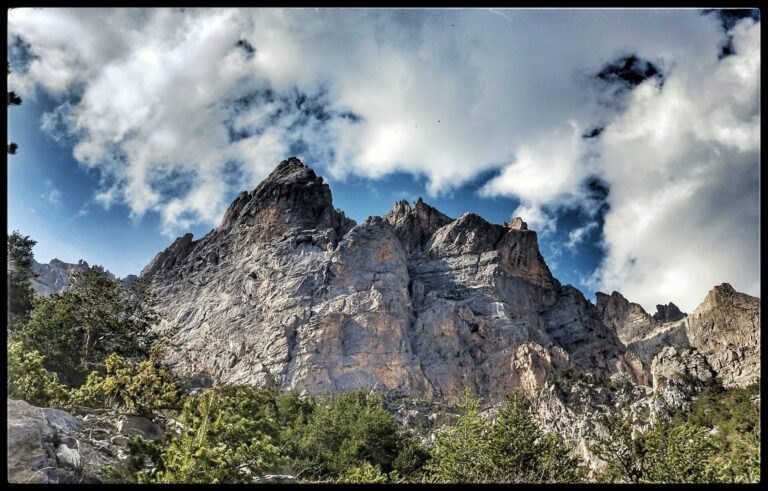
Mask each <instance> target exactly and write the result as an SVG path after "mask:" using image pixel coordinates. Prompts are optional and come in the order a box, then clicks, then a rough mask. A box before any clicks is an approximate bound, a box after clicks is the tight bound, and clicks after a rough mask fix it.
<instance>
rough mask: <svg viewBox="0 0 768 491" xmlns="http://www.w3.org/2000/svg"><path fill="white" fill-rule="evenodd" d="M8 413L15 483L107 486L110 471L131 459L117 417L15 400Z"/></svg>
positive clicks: (10, 478) (11, 478) (10, 460)
mask: <svg viewBox="0 0 768 491" xmlns="http://www.w3.org/2000/svg"><path fill="white" fill-rule="evenodd" d="M7 411H8V424H7V430H8V439H7V451H8V467H7V472H8V473H7V477H8V482H10V483H22V484H31V483H37V484H45V483H95V482H102V481H103V480H104V478H105V476H104V474H103V473H104V471H105V470H106V468H107V467H109V466H113V465H117V464H119V463H120V462H121V461H122V460H124V459H125V458H127V453H126V444H127V441H128V440H127V438H122V440H120V439H119V438H121V437H120V433H119V431H118V430H117V429H116V428H115V427H114V422H116V421H119V418H117V417H116V416H115V415H114V414H109V415H105V417H99V416H98V415H96V414H87V415H84V416H83V415H81V416H74V415H72V414H70V413H68V412H65V411H61V410H59V409H52V408H39V407H35V406H32V405H30V404H28V403H26V402H24V401H18V400H13V399H8V402H7ZM97 412H98V411H97ZM102 412H104V411H102Z"/></svg>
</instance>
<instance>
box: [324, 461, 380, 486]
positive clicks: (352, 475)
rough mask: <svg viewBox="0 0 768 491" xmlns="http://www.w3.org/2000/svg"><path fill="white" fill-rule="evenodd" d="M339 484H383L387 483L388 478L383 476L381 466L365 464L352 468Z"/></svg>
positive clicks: (339, 480) (343, 475)
mask: <svg viewBox="0 0 768 491" xmlns="http://www.w3.org/2000/svg"><path fill="white" fill-rule="evenodd" d="M336 482H337V483H339V484H383V483H385V482H387V476H386V475H384V474H382V472H381V469H380V468H379V466H374V465H371V463H370V462H363V463H362V464H360V465H356V466H354V467H350V468H349V469H348V470H347V471H346V472H345V473H344V474H342V475H341V477H339V479H338V480H337V481H336Z"/></svg>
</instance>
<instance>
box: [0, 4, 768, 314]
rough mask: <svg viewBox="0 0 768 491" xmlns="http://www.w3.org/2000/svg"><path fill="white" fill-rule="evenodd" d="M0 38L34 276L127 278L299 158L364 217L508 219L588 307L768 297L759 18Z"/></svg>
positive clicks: (169, 21)
mask: <svg viewBox="0 0 768 491" xmlns="http://www.w3.org/2000/svg"><path fill="white" fill-rule="evenodd" d="M8 26H9V34H8V54H9V59H10V61H11V67H12V69H13V71H14V73H12V74H11V75H10V76H9V85H10V88H11V89H12V90H15V91H16V92H17V93H19V94H21V96H22V97H23V99H24V102H23V104H22V105H21V106H18V107H12V108H10V109H9V122H10V125H9V141H15V142H16V143H17V144H18V145H19V151H18V154H17V155H15V156H9V162H8V186H9V187H8V231H9V232H10V231H11V230H16V229H18V230H20V231H21V232H22V233H24V234H28V235H30V236H32V237H33V238H34V239H35V240H37V241H38V245H37V246H36V248H35V254H36V257H37V259H38V260H40V261H49V260H50V259H52V258H54V257H58V258H59V259H62V260H65V261H68V262H74V261H76V260H77V259H80V258H83V259H85V260H87V261H88V262H89V263H92V264H101V265H103V266H105V267H106V268H107V269H109V270H110V271H112V272H113V273H115V274H117V275H118V276H125V275H127V274H135V273H138V272H139V271H140V270H141V268H142V267H143V266H144V265H146V263H147V262H148V261H149V260H150V259H151V258H152V257H153V256H154V255H155V254H156V253H157V252H159V251H161V250H162V249H164V248H165V247H167V245H168V244H170V242H171V241H172V240H173V239H174V238H175V237H176V236H179V235H181V234H183V233H185V232H187V231H191V232H192V233H194V235H195V237H197V238H199V237H201V236H202V235H204V234H205V233H207V232H208V231H209V230H211V229H212V228H213V227H214V226H216V225H217V224H218V222H219V220H220V219H221V216H222V214H223V211H224V210H225V209H226V206H227V205H228V204H229V203H230V202H231V200H232V199H233V198H234V197H235V196H236V195H237V193H238V192H239V191H241V190H243V189H253V188H254V187H255V186H256V185H257V184H258V182H259V181H260V180H261V179H262V178H263V177H265V176H266V174H268V173H269V171H271V169H272V168H273V167H274V166H275V165H276V164H277V163H278V162H280V161H281V160H283V159H285V158H287V157H288V156H291V155H297V156H299V157H300V158H302V160H303V161H304V162H305V163H307V164H308V165H310V166H311V167H313V168H314V169H315V171H316V172H317V173H319V174H320V175H323V176H324V177H325V178H326V180H327V182H328V183H329V184H330V186H331V189H332V191H333V195H334V203H335V205H336V206H337V207H338V208H341V209H342V210H344V211H345V212H346V213H347V215H348V216H350V217H352V218H354V219H355V220H357V221H358V222H360V221H362V220H364V219H365V218H366V217H367V216H369V215H381V214H384V213H385V212H386V211H387V210H389V209H390V208H391V206H392V204H393V203H394V202H395V201H396V200H399V199H408V200H410V201H413V200H415V199H416V198H417V197H419V196H421V197H423V198H424V200H425V201H426V202H428V203H430V204H432V205H433V206H435V207H437V208H438V209H440V210H441V211H443V212H444V213H446V214H448V215H451V216H454V217H456V216H458V215H460V214H461V213H463V212H465V211H472V212H475V213H478V214H479V215H481V216H483V217H484V218H486V219H487V220H489V221H491V222H495V223H502V222H504V221H505V220H508V219H510V218H511V217H513V216H518V215H520V216H522V217H523V219H524V220H526V221H527V222H528V223H529V225H530V227H531V228H533V229H535V230H537V231H538V232H539V242H540V245H541V249H542V254H543V255H544V257H545V259H546V260H547V262H548V264H549V265H550V267H551V269H552V270H553V272H554V274H555V275H556V276H557V277H558V278H559V279H560V280H561V281H562V282H563V283H571V284H573V285H575V286H577V287H578V288H580V289H581V290H582V291H583V292H584V293H585V294H586V295H587V297H588V298H594V297H593V292H594V291H596V290H602V291H607V292H610V291H612V290H619V291H622V292H623V293H624V294H625V296H627V298H629V299H630V300H633V301H637V302H639V303H641V304H642V305H643V306H644V307H645V308H646V309H648V310H653V308H654V306H655V304H656V303H662V302H663V303H666V302H668V301H674V302H675V303H677V304H678V305H679V306H681V308H683V310H689V311H690V310H691V309H692V308H694V307H695V306H696V305H697V304H698V303H699V302H700V301H701V300H702V299H703V297H704V295H705V294H706V292H707V291H708V290H709V289H711V288H712V286H714V285H715V284H719V283H722V282H730V283H731V284H733V286H734V287H735V288H737V289H738V290H740V291H745V292H747V293H750V294H753V295H759V293H760V284H759V277H758V275H757V273H756V271H757V269H756V268H755V265H756V264H759V261H760V255H759V206H758V204H759V177H760V175H759V142H760V140H759V132H760V113H759V66H760V64H759V63H760V47H759V41H760V21H759V14H758V12H757V11H754V10H753V11H740V12H737V11H728V12H725V13H724V12H723V11H714V12H706V11H699V10H692V9H691V10H685V9H677V10H531V9H526V10H489V9H467V10H375V11H374V10H371V11H369V10H354V11H351V10H335V9H320V10H315V9H293V10H287V11H281V10H277V9H242V10H231V9H186V10H183V11H182V10H174V9H130V10H117V9H89V10H73V9H13V10H12V11H11V12H10V13H9V24H8ZM713 243H714V244H728V245H727V247H713V246H712V244H713Z"/></svg>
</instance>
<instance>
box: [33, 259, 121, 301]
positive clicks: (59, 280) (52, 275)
mask: <svg viewBox="0 0 768 491" xmlns="http://www.w3.org/2000/svg"><path fill="white" fill-rule="evenodd" d="M88 268H89V266H88V263H87V262H85V261H83V260H82V259H81V260H80V261H78V262H77V264H71V263H65V262H64V261H61V260H59V259H52V260H51V262H50V263H48V264H41V263H38V262H37V261H35V260H34V259H32V270H33V271H34V272H35V273H37V275H38V276H37V277H36V278H33V279H32V288H34V290H35V292H37V293H38V294H40V295H50V294H52V293H58V292H60V291H63V290H68V289H69V287H70V283H69V276H70V275H71V274H72V272H73V271H86V270H87V269H88ZM108 274H110V275H111V273H108ZM112 278H114V276H112Z"/></svg>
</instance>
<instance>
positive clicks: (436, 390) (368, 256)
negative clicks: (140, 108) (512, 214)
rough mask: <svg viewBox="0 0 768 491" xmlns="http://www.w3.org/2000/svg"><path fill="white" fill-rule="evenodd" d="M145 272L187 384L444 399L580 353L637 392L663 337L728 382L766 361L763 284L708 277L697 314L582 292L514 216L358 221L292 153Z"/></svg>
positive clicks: (397, 214)
mask: <svg viewBox="0 0 768 491" xmlns="http://www.w3.org/2000/svg"><path fill="white" fill-rule="evenodd" d="M141 275H142V276H146V277H150V278H151V279H152V281H153V284H154V286H155V294H156V299H157V302H158V308H159V309H160V311H161V312H162V313H163V314H164V317H165V320H164V321H163V322H162V324H161V326H160V330H161V331H162V332H164V333H166V334H167V336H168V339H169V344H168V347H167V349H166V360H167V361H168V363H169V365H170V367H171V369H172V370H173V371H174V372H175V373H177V374H178V375H179V376H181V377H182V378H184V379H185V380H186V381H187V383H188V384H190V385H191V386H209V385H214V384H221V383H229V384H233V383H246V384H262V383H264V382H267V381H272V382H275V383H277V384H278V385H279V386H281V387H283V388H285V389H297V390H299V391H307V392H312V393H326V392H337V391H345V390H350V389H355V388H363V387H378V388H382V389H384V390H389V391H395V392H398V393H404V394H418V395H419V396H423V397H426V398H429V399H433V400H439V401H443V402H452V401H455V400H456V399H457V398H458V397H459V396H460V394H461V392H462V391H463V390H464V388H465V387H470V388H471V389H472V390H473V391H474V393H475V394H477V395H479V396H482V397H483V398H485V399H486V400H487V401H489V403H495V402H498V401H500V400H502V399H503V398H504V397H505V395H506V394H507V393H508V392H509V391H510V390H512V389H519V390H521V391H522V392H524V393H526V394H527V395H529V396H531V397H534V396H536V395H537V394H539V392H540V391H541V390H545V389H546V388H547V387H548V385H547V384H548V382H547V381H548V380H550V379H552V377H553V376H555V375H556V374H557V373H558V372H560V371H563V370H575V371H578V372H580V373H584V374H593V375H594V376H596V377H602V378H607V379H610V380H614V381H616V382H617V383H628V384H631V385H632V386H635V387H638V390H640V392H643V391H644V390H652V387H653V383H654V382H653V378H654V377H653V370H654V360H655V358H656V357H657V356H658V355H659V354H660V353H661V352H662V351H663V350H664V349H665V348H666V347H673V348H674V349H676V350H678V351H680V352H684V351H685V350H687V349H690V348H693V349H696V350H699V351H697V353H699V352H700V353H701V355H702V356H704V357H705V358H706V360H707V363H709V364H710V365H711V366H712V368H713V370H714V372H715V373H717V374H718V375H720V376H722V377H724V379H725V380H726V381H728V382H729V383H733V384H740V383H749V381H753V380H754V378H755V377H756V376H759V374H758V370H759V362H758V361H756V360H757V358H756V356H757V357H759V304H758V303H755V301H757V302H759V301H758V300H757V299H753V298H752V297H748V296H743V295H742V294H737V293H735V292H730V291H729V290H727V289H725V287H718V288H717V289H716V290H715V292H714V293H711V294H710V295H709V296H708V297H707V300H705V302H704V303H703V304H702V306H700V307H699V308H698V309H697V310H696V311H695V312H694V313H693V314H691V315H690V316H686V314H684V313H682V312H680V310H679V309H678V308H677V307H676V306H675V305H674V304H673V303H669V304H667V305H659V306H657V312H656V313H655V314H654V315H649V314H648V313H647V312H645V310H643V308H642V307H641V306H640V305H638V304H635V303H631V302H629V301H628V300H626V299H625V298H624V297H623V296H622V295H621V294H620V293H618V292H613V294H611V295H606V294H603V293H598V294H597V303H596V304H592V303H591V302H590V301H588V300H587V299H586V298H584V296H583V295H582V294H581V292H580V291H579V290H577V289H576V288H574V287H572V286H570V285H561V284H560V282H558V281H557V279H555V278H554V277H553V276H552V274H551V272H550V270H549V268H548V267H547V265H546V263H545V261H544V259H543V257H542V256H541V253H540V252H539V247H538V239H537V234H536V232H535V231H532V230H529V229H528V226H527V224H526V223H525V222H524V221H523V220H522V219H521V218H515V219H514V220H511V221H509V222H507V223H506V224H504V225H498V224H492V223H489V222H487V221H486V220H484V219H483V218H482V217H480V216H478V215H476V214H474V213H464V214H463V215H461V216H459V217H457V218H452V217H449V216H447V215H445V214H443V213H441V212H440V211H438V210H437V209H435V208H433V207H432V206H430V205H428V204H426V203H425V202H424V201H423V200H421V199H419V200H417V201H416V202H415V203H413V204H410V203H408V202H406V201H400V202H397V203H395V205H394V207H393V208H392V210H390V211H389V212H388V213H386V214H385V215H384V216H383V217H369V218H368V219H367V220H365V221H364V222H363V223H360V224H356V223H355V222H354V221H352V220H350V219H348V218H346V216H345V215H344V213H343V212H341V211H339V210H337V209H336V208H334V206H333V201H332V196H331V191H330V188H329V187H328V185H327V184H326V183H325V182H324V181H323V178H322V177H319V176H317V175H316V174H315V172H314V171H313V170H312V169H310V168H309V167H307V166H306V165H305V164H303V163H302V162H301V161H299V160H298V159H296V158H291V159H288V160H285V161H283V162H281V163H280V164H279V165H278V166H277V168H276V169H275V170H274V171H273V172H272V173H271V174H270V175H269V176H268V177H267V178H266V179H264V181H263V182H261V183H260V184H259V185H258V186H257V187H256V189H254V190H252V191H250V192H242V193H240V195H238V197H237V198H236V199H235V200H234V202H233V203H232V204H231V205H230V207H229V209H228V210H227V211H226V213H225V215H224V217H223V219H222V222H221V224H220V225H219V226H218V227H216V228H215V229H213V230H212V231H211V232H210V233H209V234H207V235H206V236H204V237H202V238H200V239H198V240H193V237H192V235H191V234H186V235H184V236H182V237H180V238H178V239H176V241H174V242H173V244H171V246H170V247H168V248H167V249H166V250H165V251H162V252H161V253H159V254H158V255H157V256H156V257H155V258H154V259H153V260H152V261H151V262H150V263H149V264H148V265H147V266H146V267H145V268H144V270H143V271H142V273H141ZM750 299H752V300H750ZM713 332H716V333H721V332H725V333H726V334H724V335H723V336H720V334H717V335H714V336H713V335H712V333H713ZM756 343H757V344H756ZM755 346H757V347H755ZM681 350H682V351H681ZM665 356H666V358H669V356H671V355H665ZM734 363H735V365H734ZM641 387H645V389H642V390H641V389H640V388H641Z"/></svg>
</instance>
